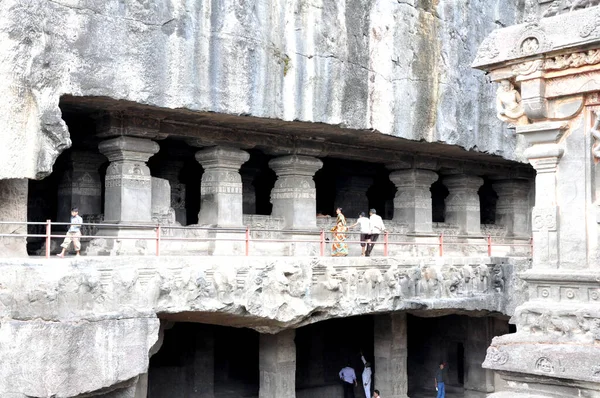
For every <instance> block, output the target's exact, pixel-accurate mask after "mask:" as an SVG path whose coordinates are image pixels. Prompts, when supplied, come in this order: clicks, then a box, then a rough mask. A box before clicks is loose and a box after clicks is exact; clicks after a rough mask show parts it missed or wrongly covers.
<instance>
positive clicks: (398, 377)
mask: <svg viewBox="0 0 600 398" xmlns="http://www.w3.org/2000/svg"><path fill="white" fill-rule="evenodd" d="M374 321H375V326H374V341H375V347H374V348H375V350H374V352H375V372H374V373H375V388H376V389H378V390H380V391H381V392H382V395H383V392H384V391H385V395H384V396H385V397H389V398H407V397H408V395H407V394H408V368H407V358H408V349H407V325H406V314H405V313H396V314H385V315H375V316H374ZM359 376H360V375H359ZM431 383H432V384H433V379H432V382H431Z"/></svg>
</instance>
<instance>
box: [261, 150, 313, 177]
mask: <svg viewBox="0 0 600 398" xmlns="http://www.w3.org/2000/svg"><path fill="white" fill-rule="evenodd" d="M269 167H270V168H271V169H273V171H275V173H276V174H277V176H278V177H285V176H291V175H293V176H306V177H311V178H312V177H313V176H314V175H315V173H316V172H317V171H319V170H320V169H321V168H322V167H323V162H322V161H321V160H320V159H317V158H314V157H311V156H303V155H290V156H282V157H279V158H275V159H272V160H271V161H270V162H269Z"/></svg>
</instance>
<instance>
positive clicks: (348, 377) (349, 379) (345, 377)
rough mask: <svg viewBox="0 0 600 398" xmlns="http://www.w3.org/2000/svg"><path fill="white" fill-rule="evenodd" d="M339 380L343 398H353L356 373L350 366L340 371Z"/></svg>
mask: <svg viewBox="0 0 600 398" xmlns="http://www.w3.org/2000/svg"><path fill="white" fill-rule="evenodd" d="M340 379H341V380H342V382H343V383H342V384H343V385H344V398H354V387H355V386H357V385H358V384H357V383H356V373H354V369H352V368H351V367H350V364H348V365H346V367H345V368H342V370H340Z"/></svg>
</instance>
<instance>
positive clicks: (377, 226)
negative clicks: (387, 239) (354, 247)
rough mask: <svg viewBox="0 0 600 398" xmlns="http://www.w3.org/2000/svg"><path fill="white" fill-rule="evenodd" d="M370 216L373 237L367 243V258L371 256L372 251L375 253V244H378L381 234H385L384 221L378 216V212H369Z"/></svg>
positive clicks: (373, 210)
mask: <svg viewBox="0 0 600 398" xmlns="http://www.w3.org/2000/svg"><path fill="white" fill-rule="evenodd" d="M369 216H370V217H369V222H370V223H371V235H370V236H369V238H370V239H369V240H368V241H367V242H368V243H367V250H366V252H365V256H366V257H370V256H371V251H373V246H375V243H374V242H377V239H379V234H382V233H383V232H385V226H384V225H383V220H382V219H381V217H380V216H378V215H377V211H376V210H375V209H371V210H369Z"/></svg>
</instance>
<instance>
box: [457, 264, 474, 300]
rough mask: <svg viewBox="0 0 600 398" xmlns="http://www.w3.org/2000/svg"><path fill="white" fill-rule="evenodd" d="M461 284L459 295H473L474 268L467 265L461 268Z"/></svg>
mask: <svg viewBox="0 0 600 398" xmlns="http://www.w3.org/2000/svg"><path fill="white" fill-rule="evenodd" d="M460 275H461V283H460V290H459V293H460V294H462V295H467V296H471V295H473V268H472V267H471V266H470V265H465V266H464V267H461V268H460Z"/></svg>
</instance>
